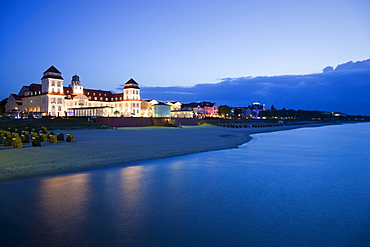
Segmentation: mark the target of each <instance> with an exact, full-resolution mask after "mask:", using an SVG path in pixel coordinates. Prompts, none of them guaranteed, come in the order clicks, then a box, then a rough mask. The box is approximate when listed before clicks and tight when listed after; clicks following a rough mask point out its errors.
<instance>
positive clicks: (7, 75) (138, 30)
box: [0, 0, 370, 103]
mask: <svg viewBox="0 0 370 247" xmlns="http://www.w3.org/2000/svg"><path fill="white" fill-rule="evenodd" d="M368 13H370V1H368V0H335V1H334V0H310V1H308V0H307V1H304V0H302V1H297V0H281V1H275V0H260V1H248V0H244V1H237V0H227V1H226V0H225V1H220V0H213V1H208V0H204V1H195V0H186V1H176V0H172V1H170V0H169V1H166V0H157V1H142V0H126V1H122V0H121V1H118V0H117V1H115V0H106V1H95V0H89V1H85V0H81V1H72V0H54V1H50V0H49V1H46V0H33V1H28V0H23V1H21V0H0V34H1V35H0V86H1V87H0V88H1V91H0V98H1V99H3V98H6V97H8V96H9V94H10V93H18V91H19V89H20V88H21V86H23V85H28V84H30V83H32V82H36V83H40V82H41V81H40V78H41V77H42V73H43V72H44V71H45V70H46V69H48V68H49V67H50V66H51V65H54V66H55V67H56V68H58V69H59V70H60V71H61V72H62V73H63V77H64V79H65V86H67V85H68V83H69V82H70V80H71V77H72V76H73V75H74V74H78V75H79V76H80V79H81V83H82V84H83V85H84V86H85V87H87V88H92V89H104V90H113V91H116V92H119V90H118V89H117V88H119V87H120V85H122V84H124V83H125V82H126V81H128V80H129V79H130V78H134V79H135V80H136V81H137V82H138V83H139V84H140V85H141V86H142V88H143V90H144V89H145V88H150V87H158V86H159V87H165V88H166V87H173V86H175V87H194V86H196V85H197V84H212V83H213V84H215V83H216V84H217V83H222V82H224V81H225V78H244V77H249V76H251V77H258V76H281V75H307V74H315V73H321V71H322V69H323V68H325V67H326V66H333V67H336V66H337V65H338V64H342V63H346V62H348V61H361V60H365V59H368V58H370V45H369V44H370V15H369V14H368ZM143 90H142V91H143ZM164 90H167V89H164ZM230 97H232V96H230ZM153 98H155V96H153ZM202 100H205V99H198V101H202ZM210 100H212V99H210ZM245 101H246V103H249V102H250V101H254V99H245Z"/></svg>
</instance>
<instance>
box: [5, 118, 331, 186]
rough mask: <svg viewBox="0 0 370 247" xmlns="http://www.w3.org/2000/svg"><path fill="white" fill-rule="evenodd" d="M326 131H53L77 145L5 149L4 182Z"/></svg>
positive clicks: (214, 128) (201, 128) (26, 145)
mask: <svg viewBox="0 0 370 247" xmlns="http://www.w3.org/2000/svg"><path fill="white" fill-rule="evenodd" d="M323 125H325V124H324V123H318V124H307V125H293V126H278V127H264V128H225V127H217V126H184V127H183V128H168V127H141V128H118V129H94V130H91V129H90V130H84V129H82V130H60V131H54V132H56V133H57V132H59V133H63V134H73V135H75V142H73V143H70V142H65V141H63V142H62V141H60V142H58V143H57V144H52V143H42V147H32V145H31V143H24V145H23V148H21V149H17V148H12V147H4V146H0V157H1V159H0V179H2V180H4V179H9V178H13V177H21V176H22V177H23V176H30V175H36V174H40V173H41V174H52V173H58V172H64V171H79V170H84V169H89V168H95V167H105V166H109V165H117V164H119V165H122V164H128V163H131V162H134V161H140V160H150V159H159V158H166V157H173V156H179V155H186V154H192V153H198V152H206V151H211V150H220V149H228V148H236V147H238V146H239V145H241V144H243V143H246V142H248V141H250V140H251V137H250V135H251V134H254V133H265V132H274V131H281V130H289V129H295V128H302V127H317V126H323Z"/></svg>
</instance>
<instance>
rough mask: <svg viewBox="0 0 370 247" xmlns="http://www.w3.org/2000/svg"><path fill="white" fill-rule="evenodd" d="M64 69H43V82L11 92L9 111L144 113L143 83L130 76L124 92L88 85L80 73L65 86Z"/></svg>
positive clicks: (104, 113)
mask: <svg viewBox="0 0 370 247" xmlns="http://www.w3.org/2000/svg"><path fill="white" fill-rule="evenodd" d="M63 84H64V79H63V77H62V73H61V72H60V71H59V70H58V69H57V68H55V67H54V66H51V67H50V68H49V69H47V70H46V71H45V72H44V73H43V77H42V78H41V84H36V83H32V84H30V85H29V86H23V87H22V88H21V90H20V91H19V93H18V95H16V94H11V95H10V96H9V98H8V103H7V105H6V111H7V112H11V111H14V112H19V111H22V112H28V113H29V114H32V115H43V116H110V117H111V116H125V117H141V116H142V115H143V114H142V109H141V102H142V101H141V99H140V87H139V84H138V83H137V82H136V81H135V80H134V79H132V78H131V79H130V80H128V81H127V82H126V83H125V85H124V88H123V92H122V93H113V92H111V91H105V90H95V89H88V88H84V86H83V85H82V83H81V81H80V78H79V76H78V75H74V76H72V80H71V83H70V84H69V85H68V86H64V85H63Z"/></svg>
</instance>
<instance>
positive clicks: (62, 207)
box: [0, 123, 370, 246]
mask: <svg viewBox="0 0 370 247" xmlns="http://www.w3.org/2000/svg"><path fill="white" fill-rule="evenodd" d="M0 219H1V221H0V245H3V246H22V245H25V246H370V124H367V123H365V124H348V125H341V126H339V125H338V126H326V127H320V128H305V129H297V130H290V131H283V132H276V133H267V134H258V135H254V139H253V141H252V142H250V143H247V144H245V145H243V146H241V147H240V148H239V149H232V150H223V151H214V152H207V153H201V154H193V155H188V156H181V157H176V158H169V159H161V160H154V161H146V162H139V163H134V164H133V165H132V166H125V167H123V166H122V167H114V168H109V169H99V170H94V171H88V172H81V173H72V174H66V175H58V176H46V177H45V176H44V177H38V178H33V179H27V180H21V181H14V182H8V183H3V184H0Z"/></svg>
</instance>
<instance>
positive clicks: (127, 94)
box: [123, 78, 140, 100]
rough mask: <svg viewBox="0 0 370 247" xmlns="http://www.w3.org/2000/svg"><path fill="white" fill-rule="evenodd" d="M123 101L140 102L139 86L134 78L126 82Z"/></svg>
mask: <svg viewBox="0 0 370 247" xmlns="http://www.w3.org/2000/svg"><path fill="white" fill-rule="evenodd" d="M123 99H124V100H133V99H134V100H140V88H139V84H138V83H137V82H136V81H135V80H134V79H132V78H131V79H130V80H128V82H126V83H125V86H124V87H123Z"/></svg>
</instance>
